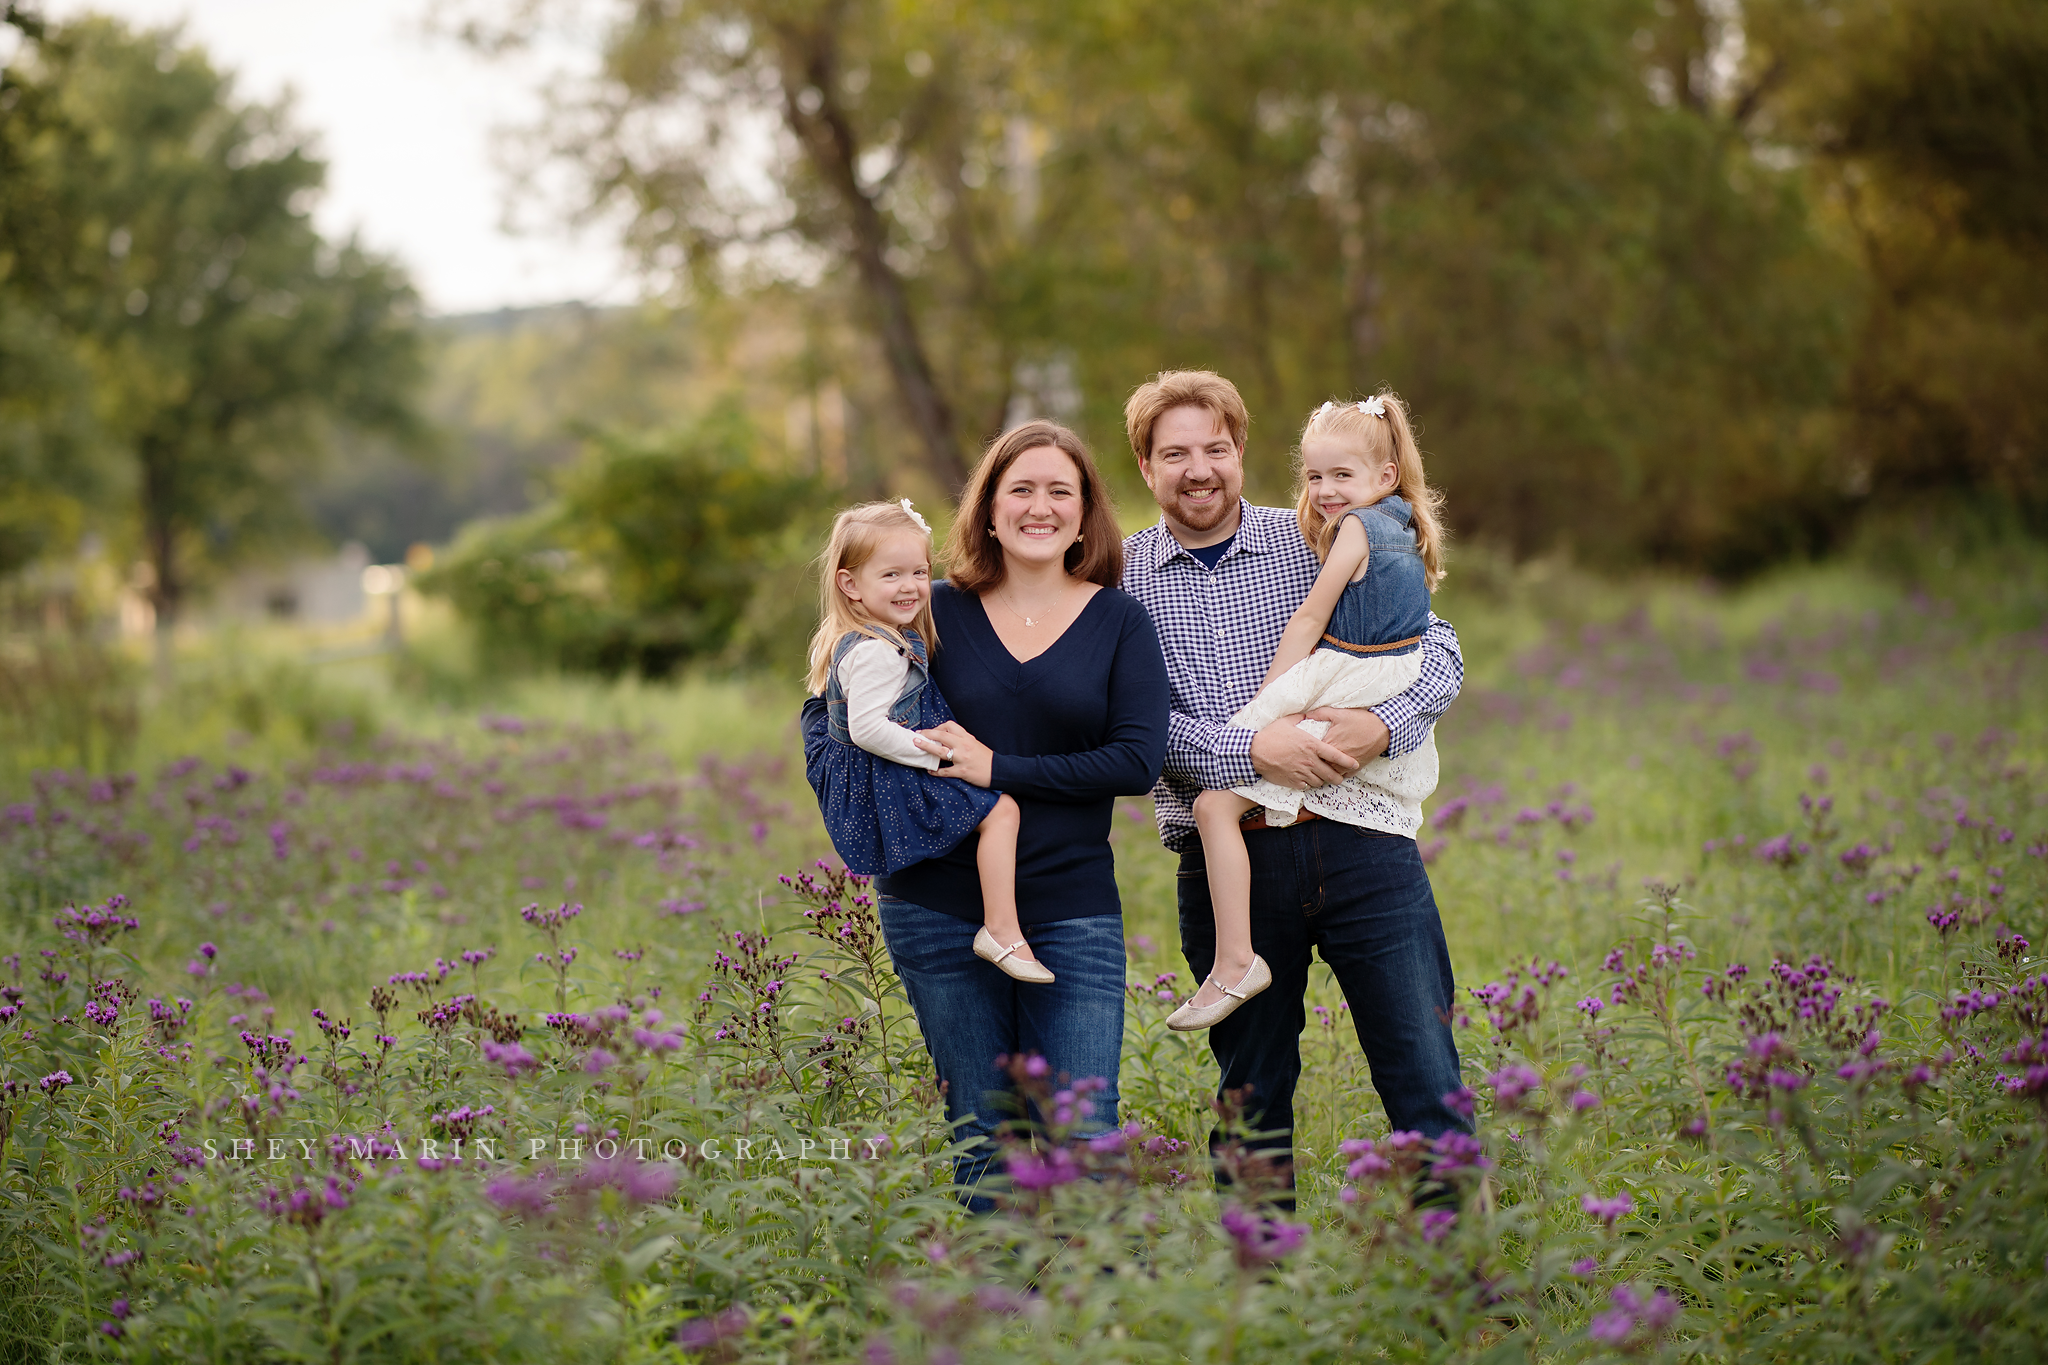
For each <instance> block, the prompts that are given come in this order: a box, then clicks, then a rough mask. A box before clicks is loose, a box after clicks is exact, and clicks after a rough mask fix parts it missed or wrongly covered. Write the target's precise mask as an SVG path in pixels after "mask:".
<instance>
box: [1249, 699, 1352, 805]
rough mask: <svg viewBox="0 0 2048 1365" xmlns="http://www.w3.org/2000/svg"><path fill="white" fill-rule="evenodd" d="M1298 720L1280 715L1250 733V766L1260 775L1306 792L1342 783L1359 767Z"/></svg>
mask: <svg viewBox="0 0 2048 1365" xmlns="http://www.w3.org/2000/svg"><path fill="white" fill-rule="evenodd" d="M1331 714H1332V715H1338V716H1342V715H1350V714H1352V713H1350V712H1347V711H1333V712H1331ZM1366 714H1368V715H1370V714H1371V713H1370V712H1367V713H1366ZM1317 719H1321V717H1317ZM1301 720H1302V717H1300V716H1282V717H1280V719H1278V720H1276V721H1273V722H1272V723H1271V724H1269V725H1267V726H1266V727H1265V728H1264V729H1262V730H1260V731H1259V732H1258V734H1256V735H1254V736H1252V767H1254V768H1256V769H1258V773H1259V776H1260V777H1263V778H1265V779H1266V780H1267V781H1268V782H1273V783H1277V784H1278V785H1280V786H1282V787H1292V788H1293V789H1294V790H1295V791H1300V792H1305V791H1310V790H1313V789H1314V788H1316V787H1327V786H1329V785H1330V784H1331V783H1332V782H1342V781H1343V780H1344V779H1345V778H1347V777H1349V776H1350V775H1351V774H1352V773H1354V772H1356V771H1357V770H1358V760H1357V759H1355V758H1353V757H1352V756H1351V755H1350V754H1348V753H1346V752H1344V750H1342V749H1340V748H1338V747H1337V746H1336V745H1334V744H1328V743H1325V742H1324V741H1322V740H1320V739H1317V738H1316V737H1315V736H1314V735H1312V734H1310V733H1309V732H1308V731H1306V730H1304V729H1302V728H1301ZM1383 728H1384V727H1383Z"/></svg>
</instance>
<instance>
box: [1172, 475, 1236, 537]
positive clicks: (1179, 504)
mask: <svg viewBox="0 0 2048 1365" xmlns="http://www.w3.org/2000/svg"><path fill="white" fill-rule="evenodd" d="M1196 486H1197V487H1198V488H1199V487H1205V486H1207V485H1196ZM1214 487H1215V489H1216V499H1215V501H1213V502H1211V503H1210V504H1209V505H1208V506H1206V507H1204V506H1202V505H1201V504H1200V503H1191V502H1188V501H1187V500H1186V499H1184V498H1182V497H1181V494H1182V493H1184V492H1186V491H1187V490H1186V489H1184V488H1176V489H1174V490H1173V501H1172V502H1170V503H1165V502H1162V503H1161V504H1160V507H1161V508H1162V509H1163V510H1164V511H1166V512H1167V513H1169V514H1170V515H1171V516H1172V517H1173V519H1174V520H1175V521H1177V522H1179V523H1180V524H1181V525H1183V526H1185V527H1187V528H1188V529H1189V530H1190V531H1211V530H1214V529H1215V528H1216V527H1218V526H1220V525H1222V524H1223V519H1224V518H1225V517H1227V516H1229V515H1230V511H1231V508H1232V507H1233V506H1235V504H1234V503H1233V502H1232V500H1231V499H1229V498H1227V497H1225V496H1224V495H1223V485H1221V484H1216V485H1214Z"/></svg>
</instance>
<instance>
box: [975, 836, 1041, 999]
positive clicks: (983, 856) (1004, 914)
mask: <svg viewBox="0 0 2048 1365" xmlns="http://www.w3.org/2000/svg"><path fill="white" fill-rule="evenodd" d="M1020 821H1021V816H1020V814H1019V812H1018V810H1017V803H1016V802H1015V801H1012V800H1011V799H1010V798H1009V797H1007V796H1004V797H999V798H998V799H997V801H996V807H995V809H994V810H992V811H990V812H989V813H988V818H987V819H986V820H983V821H982V822H981V825H980V830H981V842H980V843H979V844H978V845H977V846H976V848H975V850H974V867H975V870H976V871H977V872H979V873H980V874H981V923H982V926H983V927H984V928H986V929H987V930H988V931H989V932H990V933H991V934H993V935H995V939H996V942H998V943H1000V944H1002V945H1003V946H1004V947H1005V948H1007V947H1009V946H1010V945H1011V944H1012V943H1018V942H1021V941H1022V940H1023V938H1024V930H1023V927H1022V926H1021V925H1019V924H1018V923H1017V826H1018V824H1019V823H1020ZM1017 956H1018V957H1019V958H1020V959H1022V960H1023V961H1026V962H1036V961H1038V959H1037V958H1035V957H1033V956H1032V955H1031V945H1030V944H1028V943H1026V944H1025V945H1024V946H1023V947H1022V948H1019V949H1018V950H1017Z"/></svg>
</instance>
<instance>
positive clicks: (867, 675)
mask: <svg viewBox="0 0 2048 1365" xmlns="http://www.w3.org/2000/svg"><path fill="white" fill-rule="evenodd" d="M909 676H910V660H908V659H906V658H904V657H903V656H902V655H901V654H898V653H897V652H896V647H895V646H894V645H892V644H890V643H889V642H888V641H887V640H862V641H861V642H860V643H859V644H857V645H855V646H854V647H853V648H852V649H849V650H847V651H846V657H844V658H842V659H841V660H840V661H839V687H840V690H841V691H843V692H844V693H846V730H847V734H848V735H850V736H851V737H852V739H853V742H854V743H855V744H858V745H859V746H860V747H861V748H863V749H865V750H867V751H868V752H869V753H871V754H873V755H874V756H875V757H877V758H886V759H888V760H889V761H890V762H891V763H901V764H903V765H904V766H905V767H907V768H927V769H936V768H937V767H938V766H939V756H938V755H937V754H933V753H927V752H925V751H924V750H923V749H920V748H918V747H917V734H916V732H915V731H913V730H911V729H909V728H907V727H905V726H902V725H898V724H897V723H896V722H895V721H893V720H890V719H889V708H890V707H892V706H894V705H895V704H896V698H897V697H899V696H901V695H902V694H903V682H904V679H906V678H908V677H909Z"/></svg>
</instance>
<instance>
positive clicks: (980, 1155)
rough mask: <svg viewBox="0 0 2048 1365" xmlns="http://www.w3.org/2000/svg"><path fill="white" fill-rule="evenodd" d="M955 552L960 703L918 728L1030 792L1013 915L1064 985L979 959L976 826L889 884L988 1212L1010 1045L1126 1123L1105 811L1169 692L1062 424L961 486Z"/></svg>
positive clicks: (953, 681) (947, 603)
mask: <svg viewBox="0 0 2048 1365" xmlns="http://www.w3.org/2000/svg"><path fill="white" fill-rule="evenodd" d="M947 560H948V570H949V574H950V577H949V580H948V581H947V582H943V583H938V584H935V585H933V588H932V599H931V610H932V618H933V623H934V624H935V626H936V627H937V635H938V639H939V644H940V648H939V649H938V650H937V651H936V652H935V653H934V655H933V657H932V660H931V678H932V681H933V682H935V683H936V684H937V685H938V688H939V691H940V692H941V693H942V694H943V695H944V696H945V698H946V700H947V702H948V703H949V704H950V705H951V707H952V709H953V714H954V716H955V718H956V719H955V720H954V721H953V722H952V723H950V724H947V725H943V726H940V727H939V728H937V729H934V730H930V731H927V732H925V734H924V736H923V742H924V743H925V745H926V746H927V747H928V748H929V750H930V752H932V753H934V754H938V755H940V756H941V757H947V756H948V755H950V760H951V761H950V764H949V765H948V766H946V767H943V768H941V769H940V770H939V771H940V772H942V773H945V774H949V775H951V776H952V777H954V778H956V779H958V780H959V781H962V782H967V783H971V784H972V785H974V786H977V787H984V788H989V789H991V790H995V791H999V792H1004V793H1006V794H1008V795H1009V796H1010V797H1011V798H1012V799H1013V800H1015V801H1016V803H1017V806H1018V808H1019V811H1020V815H1021V826H1020V829H1019V832H1018V836H1017V882H1016V885H1017V908H1018V922H1019V923H1020V924H1021V925H1022V927H1023V930H1024V937H1025V941H1026V942H1027V944H1028V945H1029V951H1030V955H1031V956H1032V957H1033V958H1035V959H1036V960H1037V961H1038V962H1040V963H1043V964H1044V965H1045V967H1046V968H1047V969H1049V970H1050V971H1051V972H1052V974H1053V978H1054V979H1053V981H1052V983H1051V984H1046V985H1035V984H1033V985H1027V984H1023V983H1021V982H1019V981H1017V980H1015V979H1013V978H1012V977H1010V976H1008V975H1006V974H1004V972H1002V971H1001V970H999V969H998V968H997V967H996V966H995V965H993V964H992V963H990V962H988V961H985V960H984V959H982V958H980V957H977V956H976V955H975V952H974V947H973V943H974V937H975V933H976V931H977V930H978V929H979V928H980V927H981V924H982V905H981V882H980V878H979V874H978V871H977V869H976V866H975V840H974V839H973V838H969V839H968V840H966V841H965V842H964V843H962V844H960V845H959V846H957V847H955V848H954V849H953V850H952V851H951V852H949V853H946V854H944V855H942V856H940V857H937V858H931V859H927V860H926V861H924V862H920V863H914V864H912V865H911V866H909V867H907V868H904V869H903V870H902V871H900V872H897V873H895V874H893V875H891V876H887V877H884V878H882V879H881V880H880V881H879V882H878V883H877V886H876V889H877V891H878V892H879V893H880V901H879V909H880V913H881V920H882V932H883V936H884V938H885V939H886V940H887V942H888V946H889V955H890V959H891V961H892V962H893V963H894V964H895V967H896V974H897V975H898V976H899V977H900V978H901V979H902V981H903V985H904V989H905V991H906V993H907V994H908V995H909V997H910V1005H911V1008H912V1009H913V1010H915V1011H916V1013H917V1020H918V1027H919V1028H920V1029H921V1030H922V1031H923V1034H924V1042H925V1048H926V1050H927V1051H929V1052H930V1053H931V1057H932V1063H933V1065H934V1067H935V1068H936V1070H937V1072H938V1078H939V1081H940V1082H941V1084H942V1085H943V1086H944V1087H945V1094H946V1117H947V1119H948V1121H949V1122H951V1123H953V1124H954V1125H955V1126H956V1131H957V1132H959V1133H960V1135H961V1136H962V1137H968V1138H976V1139H982V1141H980V1142H979V1143H978V1145H977V1146H976V1147H975V1149H974V1150H973V1151H972V1152H970V1153H969V1154H968V1155H967V1156H964V1157H963V1158H962V1159H961V1161H960V1163H959V1166H958V1169H957V1170H956V1173H955V1174H956V1177H957V1179H958V1180H959V1183H960V1184H961V1185H962V1186H963V1187H964V1188H965V1189H966V1190H967V1191H969V1192H970V1193H969V1195H968V1204H969V1207H970V1208H974V1209H977V1210H981V1209H986V1208H989V1207H992V1205H991V1204H990V1202H989V1201H988V1200H987V1199H986V1198H985V1197H981V1196H978V1195H975V1194H973V1193H972V1191H973V1190H974V1189H975V1187H976V1186H978V1185H979V1184H980V1182H981V1180H982V1178H983V1177H984V1176H985V1175H986V1174H987V1172H988V1168H989V1164H990V1162H991V1161H992V1159H993V1158H994V1156H995V1148H994V1146H993V1144H992V1143H990V1142H988V1141H986V1139H987V1138H988V1137H989V1136H990V1135H991V1134H993V1133H994V1132H995V1131H996V1130H997V1128H998V1127H1000V1126H1001V1124H1002V1123H1003V1121H1004V1120H1005V1119H1006V1118H1007V1117H1009V1116H1010V1115H1013V1114H1015V1113H1016V1112H1017V1110H1018V1105H1017V1102H1016V1100H1015V1098H1014V1097H1013V1096H1010V1095H1008V1094H1007V1093H1005V1092H1006V1090H1007V1087H1008V1085H1009V1082H1008V1079H1007V1077H1006V1076H1005V1075H1004V1074H1003V1073H1002V1072H1001V1071H1000V1070H998V1068H997V1066H996V1059H997V1058H998V1057H1001V1056H1005V1055H1012V1056H1014V1055H1024V1054H1029V1053H1038V1054H1040V1055H1042V1056H1043V1057H1044V1058H1045V1060H1046V1062H1047V1063H1048V1065H1049V1068H1050V1070H1051V1073H1052V1075H1054V1076H1055V1077H1057V1076H1062V1075H1064V1076H1066V1077H1069V1078H1071V1079H1075V1080H1078V1079H1081V1078H1084V1077H1096V1076H1099V1077H1101V1078H1103V1079H1104V1080H1106V1081H1107V1082H1108V1083H1109V1084H1108V1088H1107V1089H1105V1090H1104V1091H1102V1092H1101V1093H1099V1094H1097V1095H1096V1096H1095V1097H1094V1105H1095V1112H1094V1114H1093V1115H1092V1116H1091V1119H1090V1126H1095V1127H1108V1126H1112V1125H1114V1124H1115V1123H1116V1108H1117V1087H1116V1081H1117V1063H1118V1057H1119V1052H1120V1050H1121V1047H1122V1043H1123V1005H1124V936H1123V907H1122V904H1121V902H1120V901H1119V900H1118V898H1117V889H1116V868H1115V862H1114V859H1113V857H1112V855H1111V853H1110V848H1109V829H1110V817H1111V814H1112V807H1113V805H1114V802H1115V799H1116V798H1117V797H1118V796H1124V795H1131V794H1136V793H1141V792H1144V791H1147V790H1149V789H1150V788H1151V786H1152V783H1153V782H1154V781H1155V780H1157V778H1158V776H1159V767H1160V764H1161V762H1162V761H1163V760H1164V759H1165V755H1166V723H1167V714H1168V698H1167V689H1166V662H1165V659H1164V658H1163V657H1162V655H1161V654H1160V650H1159V637H1158V635H1157V634H1156V633H1155V632H1154V631H1153V629H1152V621H1151V618H1150V617H1149V616H1148V615H1147V614H1146V612H1145V609H1144V608H1143V607H1141V606H1139V605H1138V604H1137V602H1135V601H1133V600H1132V599H1131V598H1129V597H1127V596H1125V595H1124V593H1122V592H1121V591H1119V590H1118V589H1117V588H1116V587H1115V586H1114V585H1115V584H1116V582H1117V580H1118V579H1119V578H1120V577H1121V576H1122V573H1123V543H1122V539H1121V537H1120V536H1119V534H1118V530H1117V524H1116V518H1115V516H1114V514H1113V512H1112V509H1111V507H1110V501H1109V494H1108V490H1107V489H1106V488H1105V487H1104V486H1103V482H1102V476H1101V474H1100V473H1099V472H1097V470H1096V468H1095V461H1094V460H1093V459H1092V458H1091V457H1090V456H1089V454H1088V450H1087V447H1086V446H1084V445H1083V444H1082V443H1081V439H1080V438H1079V437H1078V436H1076V435H1075V434H1074V433H1073V432H1071V431H1069V430H1067V429H1066V428H1065V427H1062V426H1060V425H1058V424H1056V423H1053V422H1027V423H1025V424H1023V425H1022V426H1019V427H1016V428H1013V429H1012V430H1010V431H1007V432H1005V433H1004V434H1003V435H1002V436H1000V437H998V438H997V439H996V440H995V442H994V443H993V444H992V445H991V446H990V447H989V449H988V452H987V453H986V454H985V455H984V456H983V457H982V460H981V464H980V465H979V466H978V467H977V468H976V469H975V471H974V476H973V477H972V478H971V479H970V480H969V481H968V484H967V489H966V491H965V492H964V493H963V494H962V495H961V500H960V512H959V516H958V518H957V519H956V520H955V521H954V523H953V532H952V535H951V537H950V539H949V542H948V545H947ZM823 738H824V729H823V708H822V706H815V705H814V706H810V707H807V709H806V712H805V747H806V750H807V751H809V752H810V753H812V754H815V753H816V752H817V746H818V744H819V743H820V742H822V741H823Z"/></svg>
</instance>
